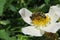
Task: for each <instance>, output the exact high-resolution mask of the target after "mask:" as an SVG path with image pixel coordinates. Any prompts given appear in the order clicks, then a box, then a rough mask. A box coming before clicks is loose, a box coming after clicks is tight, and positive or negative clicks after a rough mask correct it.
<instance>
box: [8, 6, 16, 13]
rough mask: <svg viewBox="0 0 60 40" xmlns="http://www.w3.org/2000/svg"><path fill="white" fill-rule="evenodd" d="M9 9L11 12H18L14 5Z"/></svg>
mask: <svg viewBox="0 0 60 40" xmlns="http://www.w3.org/2000/svg"><path fill="white" fill-rule="evenodd" d="M9 8H10V10H12V11H14V12H16V11H17V9H16V7H15V6H13V5H9Z"/></svg>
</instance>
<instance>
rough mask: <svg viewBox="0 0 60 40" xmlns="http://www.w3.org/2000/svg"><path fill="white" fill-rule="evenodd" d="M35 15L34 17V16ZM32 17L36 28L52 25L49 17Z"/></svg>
mask: <svg viewBox="0 0 60 40" xmlns="http://www.w3.org/2000/svg"><path fill="white" fill-rule="evenodd" d="M33 15H34V16H33ZM33 15H32V18H31V19H32V23H33V24H34V25H36V26H46V25H47V24H48V23H50V20H51V19H50V17H49V16H48V15H43V14H42V15H43V16H41V15H38V14H37V15H36V14H33Z"/></svg>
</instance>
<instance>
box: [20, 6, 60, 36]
mask: <svg viewBox="0 0 60 40" xmlns="http://www.w3.org/2000/svg"><path fill="white" fill-rule="evenodd" d="M19 14H20V15H21V17H22V18H23V20H24V21H25V22H26V23H28V24H30V26H27V27H23V28H22V32H23V33H24V34H27V35H30V36H42V35H43V34H44V33H45V32H51V33H56V32H57V31H58V30H59V29H60V22H56V21H57V20H58V19H59V17H60V7H59V5H56V6H51V7H50V9H49V12H48V13H45V14H42V13H40V12H36V13H32V12H30V11H29V10H28V9H26V8H22V9H20V10H19Z"/></svg>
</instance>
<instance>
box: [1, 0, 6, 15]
mask: <svg viewBox="0 0 60 40" xmlns="http://www.w3.org/2000/svg"><path fill="white" fill-rule="evenodd" d="M5 3H6V0H0V16H2V13H3V8H4V4H5Z"/></svg>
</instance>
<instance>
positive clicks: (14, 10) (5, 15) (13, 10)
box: [0, 0, 60, 40]
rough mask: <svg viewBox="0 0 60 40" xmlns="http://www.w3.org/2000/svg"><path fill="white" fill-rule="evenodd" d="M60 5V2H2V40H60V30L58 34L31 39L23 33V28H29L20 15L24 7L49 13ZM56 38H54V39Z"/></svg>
mask: <svg viewBox="0 0 60 40" xmlns="http://www.w3.org/2000/svg"><path fill="white" fill-rule="evenodd" d="M57 4H60V0H0V40H54V39H53V38H56V40H60V39H59V38H60V35H59V34H60V30H58V31H57V33H56V34H51V35H47V34H44V35H43V36H42V37H31V36H29V35H25V34H23V33H22V32H21V28H22V27H25V26H28V25H29V24H27V23H25V22H24V21H23V19H22V18H21V16H20V14H19V10H20V9H21V8H23V7H25V8H27V9H29V10H30V11H32V12H35V11H37V9H38V11H42V12H44V13H47V12H49V8H50V6H52V5H57ZM52 36H54V37H52Z"/></svg>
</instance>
